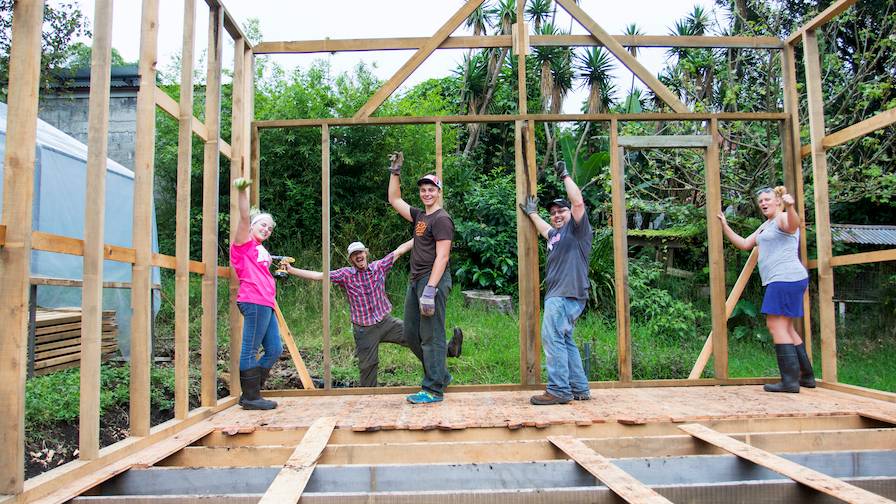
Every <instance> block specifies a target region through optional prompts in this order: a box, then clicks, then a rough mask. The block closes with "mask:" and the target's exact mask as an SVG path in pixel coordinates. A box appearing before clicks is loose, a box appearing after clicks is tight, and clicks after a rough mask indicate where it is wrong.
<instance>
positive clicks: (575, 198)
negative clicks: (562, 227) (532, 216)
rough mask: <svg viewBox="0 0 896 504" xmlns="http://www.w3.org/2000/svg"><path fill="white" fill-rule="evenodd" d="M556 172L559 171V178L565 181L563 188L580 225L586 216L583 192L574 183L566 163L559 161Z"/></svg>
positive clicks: (575, 218)
mask: <svg viewBox="0 0 896 504" xmlns="http://www.w3.org/2000/svg"><path fill="white" fill-rule="evenodd" d="M554 170H556V171H557V176H558V177H560V180H562V181H563V187H564V188H565V189H566V198H567V199H568V200H569V204H570V205H572V209H571V212H572V218H573V220H574V221H576V224H578V223H580V222H582V216H583V215H585V198H583V197H582V190H581V189H579V186H577V185H576V183H575V182H573V181H572V177H570V176H569V172H568V171H566V163H565V162H563V161H557V163H555V164H554Z"/></svg>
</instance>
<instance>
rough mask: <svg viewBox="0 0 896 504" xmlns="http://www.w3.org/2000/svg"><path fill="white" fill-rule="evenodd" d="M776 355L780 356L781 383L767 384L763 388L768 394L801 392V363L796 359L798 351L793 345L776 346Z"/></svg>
mask: <svg viewBox="0 0 896 504" xmlns="http://www.w3.org/2000/svg"><path fill="white" fill-rule="evenodd" d="M775 353H776V354H777V356H778V369H779V370H780V371H781V382H780V383H770V384H766V385H765V386H764V387H763V388H764V389H765V391H766V392H791V393H797V394H798V393H799V391H800V362H799V360H798V359H797V357H796V349H795V348H794V347H793V344H786V345H775Z"/></svg>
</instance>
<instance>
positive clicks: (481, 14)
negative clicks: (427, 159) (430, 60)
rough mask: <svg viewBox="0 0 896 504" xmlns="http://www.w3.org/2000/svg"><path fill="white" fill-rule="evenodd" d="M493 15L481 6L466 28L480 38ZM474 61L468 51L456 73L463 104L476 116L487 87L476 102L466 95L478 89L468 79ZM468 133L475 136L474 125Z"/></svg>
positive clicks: (471, 51) (468, 126) (469, 127)
mask: <svg viewBox="0 0 896 504" xmlns="http://www.w3.org/2000/svg"><path fill="white" fill-rule="evenodd" d="M491 15H492V9H488V8H486V7H485V4H483V5H480V6H479V7H477V8H476V10H474V11H473V13H472V14H470V17H468V18H467V19H466V21H464V26H465V27H467V28H472V29H473V35H474V36H476V37H478V36H480V35H482V34H483V33H485V32H486V31H487V30H488V27H489V26H491V24H492V22H493V21H492V19H491ZM473 60H474V56H473V49H472V48H471V49H468V50H467V55H466V56H465V57H464V66H463V68H462V70H461V71H460V72H455V73H456V74H459V75H460V77H461V103H464V104H465V105H467V107H468V108H467V113H468V114H475V113H476V111H478V110H479V106H478V104H479V103H480V102H481V97H482V96H483V95H484V93H485V86H481V88H480V89H479V91H480V94H478V95H476V96H475V98H476V99H475V100H474V99H473V98H474V96H467V95H465V91H469V90H472V89H473V88H475V87H476V86H475V85H472V84H468V83H467V78H468V77H469V76H472V74H473V72H474V70H473V69H471V68H470V64H471V63H472V62H473ZM479 61H480V62H481V61H485V60H484V59H482V58H480V59H479ZM484 68H485V67H484V66H483V67H482V69H484ZM483 77H484V76H483ZM482 82H483V83H484V82H485V79H484V78H483V79H482ZM467 133H468V134H469V135H470V136H472V135H473V125H472V124H467ZM457 149H458V151H460V144H458V146H457Z"/></svg>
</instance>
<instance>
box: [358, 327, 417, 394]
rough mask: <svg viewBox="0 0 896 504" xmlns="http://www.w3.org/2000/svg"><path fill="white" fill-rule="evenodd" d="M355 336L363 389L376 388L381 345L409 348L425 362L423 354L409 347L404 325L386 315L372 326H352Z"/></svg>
mask: <svg viewBox="0 0 896 504" xmlns="http://www.w3.org/2000/svg"><path fill="white" fill-rule="evenodd" d="M352 332H353V333H354V335H355V356H356V357H357V358H358V369H359V370H360V372H361V386H362V387H376V385H377V382H376V373H377V369H378V367H379V363H380V352H379V349H380V343H394V344H396V345H401V346H404V347H408V348H410V349H411V351H412V352H414V355H416V356H417V359H419V360H420V362H423V354H422V353H421V352H420V351H419V350H417V349H415V348H414V347H412V346H410V345H408V342H407V340H406V339H405V337H404V323H403V322H402V321H401V320H399V319H397V318H395V317H393V316H392V315H386V316H385V317H383V320H380V321H379V322H377V323H376V324H373V325H372V326H360V325H356V324H352Z"/></svg>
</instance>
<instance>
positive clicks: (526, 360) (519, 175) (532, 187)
mask: <svg viewBox="0 0 896 504" xmlns="http://www.w3.org/2000/svg"><path fill="white" fill-rule="evenodd" d="M514 130H515V136H514V137H515V142H514V148H515V151H516V201H517V203H522V202H524V201H525V200H526V196H528V195H530V194H531V195H534V194H535V191H536V184H535V182H536V181H535V166H534V163H535V159H534V157H535V139H534V138H532V137H533V136H534V135H533V134H532V133H533V132H534V124H532V123H531V122H530V123H528V124H527V123H526V122H525V121H516V123H515V127H514ZM530 156H531V159H530ZM517 212H518V213H517V223H516V237H517V238H516V240H517V261H518V265H519V266H518V268H519V299H520V301H519V327H520V383H522V384H524V385H526V384H537V383H540V382H541V341H540V338H539V336H540V333H539V329H540V325H539V315H540V310H539V300H540V298H539V287H540V286H539V276H538V232H537V231H536V229H535V226H534V225H533V224H532V222H531V220H530V219H529V217H528V216H527V215H525V214H524V213H523V212H522V210H520V209H519V208H517Z"/></svg>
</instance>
